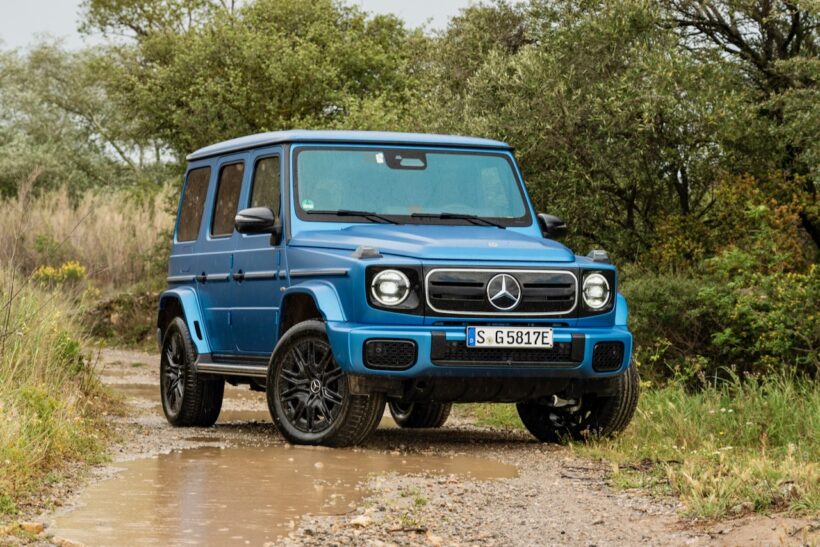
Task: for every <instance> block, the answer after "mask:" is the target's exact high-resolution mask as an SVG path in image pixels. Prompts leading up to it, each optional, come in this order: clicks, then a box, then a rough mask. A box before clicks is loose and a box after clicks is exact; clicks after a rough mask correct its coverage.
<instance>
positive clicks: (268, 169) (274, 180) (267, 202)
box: [250, 156, 279, 215]
mask: <svg viewBox="0 0 820 547" xmlns="http://www.w3.org/2000/svg"><path fill="white" fill-rule="evenodd" d="M250 207H268V208H269V209H270V210H271V211H273V212H274V213H276V214H277V215H278V214H279V158H278V157H276V156H275V157H272V158H263V159H261V160H259V161H258V162H256V168H255V169H254V172H253V190H252V191H251V203H250Z"/></svg>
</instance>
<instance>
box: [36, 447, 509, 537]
mask: <svg viewBox="0 0 820 547" xmlns="http://www.w3.org/2000/svg"><path fill="white" fill-rule="evenodd" d="M117 467H118V468H122V472H121V473H119V474H118V475H117V476H116V477H115V478H113V479H109V480H105V481H101V482H99V483H96V484H94V485H92V486H91V487H90V488H88V489H87V490H86V491H85V492H84V493H83V495H82V496H81V498H80V500H79V506H78V508H77V509H75V510H73V511H71V512H69V513H67V514H65V515H62V516H59V517H57V518H56V519H55V524H54V526H53V527H51V528H49V531H50V532H53V533H54V534H55V535H57V536H60V537H63V538H67V539H71V540H74V541H79V542H82V543H86V544H88V545H149V544H151V545H156V544H159V545H169V544H174V545H179V544H190V545H197V544H199V545H201V544H211V545H225V544H237V545H245V544H254V545H259V544H262V543H264V542H268V541H275V540H276V539H277V538H281V537H282V536H283V535H286V534H287V533H288V532H289V531H290V530H291V528H292V526H293V525H294V524H295V522H296V521H297V520H298V518H299V516H300V515H303V514H306V513H311V514H318V515H334V514H342V513H346V512H348V511H350V510H351V508H353V507H355V504H356V503H357V502H358V501H359V500H360V499H361V498H362V497H363V496H364V495H365V494H366V492H364V491H362V490H360V489H357V487H356V485H357V484H358V483H360V482H361V481H363V480H365V479H366V478H367V477H368V475H369V474H371V473H384V472H391V471H395V472H398V473H420V472H431V473H441V474H450V473H454V474H458V475H460V476H462V477H464V478H471V479H478V480H489V479H496V478H507V477H514V476H516V474H517V471H516V468H515V467H514V466H511V465H506V464H501V463H497V462H493V461H491V460H485V459H481V458H472V457H466V456H456V457H452V458H450V457H444V456H422V455H399V456H394V455H390V454H383V453H378V452H369V451H352V450H326V449H310V448H299V447H296V448H285V447H283V446H270V447H262V448H259V447H246V448H227V449H219V448H211V447H204V448H196V449H191V450H184V451H181V452H175V453H171V454H167V455H163V456H158V457H156V458H152V459H146V460H136V461H132V462H126V463H123V464H118V465H117Z"/></svg>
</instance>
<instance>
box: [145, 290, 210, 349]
mask: <svg viewBox="0 0 820 547" xmlns="http://www.w3.org/2000/svg"><path fill="white" fill-rule="evenodd" d="M174 317H181V318H182V320H183V321H185V325H186V326H187V327H188V332H190V333H191V339H192V340H193V342H194V346H195V347H196V351H197V353H198V354H200V355H201V354H203V353H211V345H210V343H209V341H208V334H207V332H206V329H205V321H203V318H202V310H201V308H200V306H199V298H198V297H197V294H196V291H194V289H192V288H189V287H180V288H176V289H170V290H167V291H165V292H163V293H162V294H161V295H160V297H159V307H158V310H157V329H159V332H160V335H164V333H165V329H166V327H167V326H168V323H170V322H171V320H173V318H174Z"/></svg>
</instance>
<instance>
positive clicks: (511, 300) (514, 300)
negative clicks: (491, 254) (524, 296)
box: [487, 273, 521, 311]
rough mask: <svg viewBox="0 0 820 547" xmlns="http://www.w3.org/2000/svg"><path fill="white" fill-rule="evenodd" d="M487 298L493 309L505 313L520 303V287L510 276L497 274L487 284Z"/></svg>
mask: <svg viewBox="0 0 820 547" xmlns="http://www.w3.org/2000/svg"><path fill="white" fill-rule="evenodd" d="M487 298H489V299H490V304H492V305H493V307H495V308H497V309H499V310H501V311H507V310H511V309H513V308H514V307H516V306H517V305H518V303H519V302H521V285H519V284H518V280H517V279H516V278H514V277H513V276H511V275H510V274H505V273H502V274H498V275H496V276H494V277H493V278H492V279H490V282H489V283H487Z"/></svg>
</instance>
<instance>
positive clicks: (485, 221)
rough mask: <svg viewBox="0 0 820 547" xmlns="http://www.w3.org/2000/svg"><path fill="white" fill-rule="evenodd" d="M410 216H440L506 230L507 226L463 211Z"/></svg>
mask: <svg viewBox="0 0 820 547" xmlns="http://www.w3.org/2000/svg"><path fill="white" fill-rule="evenodd" d="M410 218H440V219H442V220H466V221H467V222H470V223H472V224H475V225H477V226H495V227H496V228H501V229H502V230H505V229H506V228H507V227H506V226H504V225H503V224H499V223H498V222H495V221H494V220H490V219H488V218H484V217H480V216H478V215H467V214H463V213H446V212H445V213H412V214H411V215H410Z"/></svg>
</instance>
